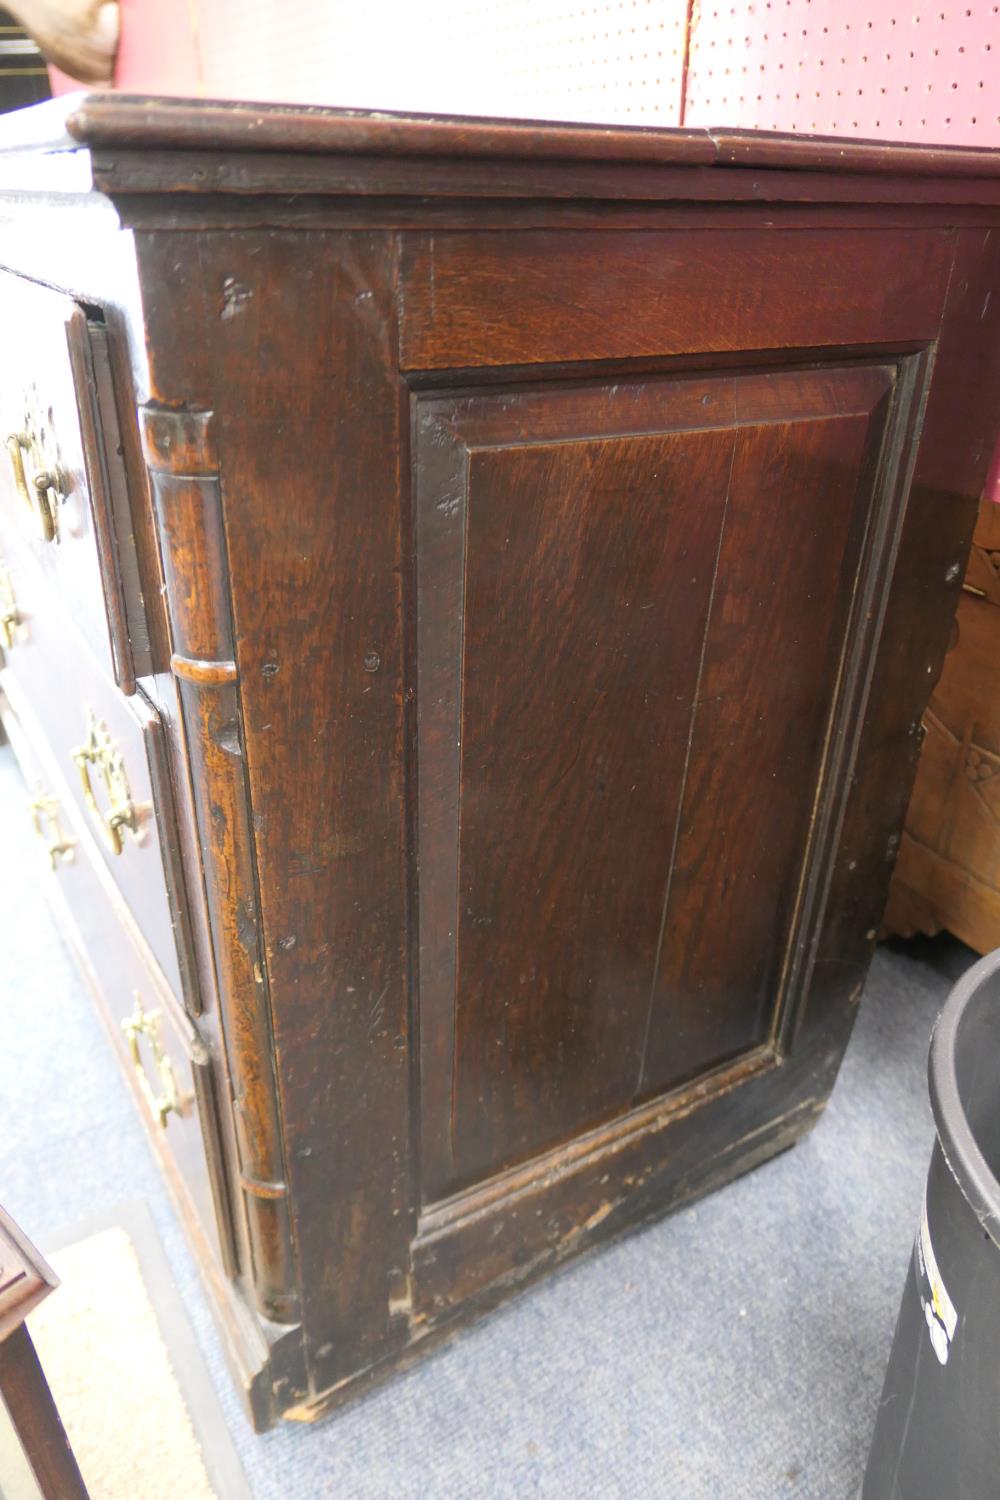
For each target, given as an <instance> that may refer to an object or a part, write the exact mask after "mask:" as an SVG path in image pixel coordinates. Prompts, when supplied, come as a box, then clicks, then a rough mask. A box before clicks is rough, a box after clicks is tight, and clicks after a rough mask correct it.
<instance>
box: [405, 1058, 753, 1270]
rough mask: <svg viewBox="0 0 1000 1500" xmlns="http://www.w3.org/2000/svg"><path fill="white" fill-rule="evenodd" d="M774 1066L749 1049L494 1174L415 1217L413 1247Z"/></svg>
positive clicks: (590, 1163) (589, 1164)
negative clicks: (547, 1149)
mask: <svg viewBox="0 0 1000 1500" xmlns="http://www.w3.org/2000/svg"><path fill="white" fill-rule="evenodd" d="M779 1061H780V1059H779V1058H778V1056H777V1054H776V1053H775V1051H774V1048H773V1047H772V1046H770V1045H765V1046H762V1047H754V1048H752V1049H751V1050H750V1051H749V1052H746V1053H744V1054H743V1055H742V1056H741V1057H739V1058H738V1059H737V1060H736V1061H735V1062H731V1063H728V1064H725V1065H723V1066H722V1067H720V1068H716V1069H714V1070H713V1071H712V1072H711V1073H705V1074H702V1075H700V1076H699V1077H698V1079H697V1080H696V1082H695V1083H694V1084H685V1085H683V1086H682V1087H680V1088H678V1089H674V1090H671V1091H670V1092H669V1093H667V1094H660V1095H658V1096H657V1097H656V1098H655V1099H653V1100H651V1101H650V1102H649V1103H647V1104H642V1105H639V1106H638V1108H636V1109H631V1110H629V1111H628V1112H627V1113H625V1114H623V1115H619V1116H618V1117H617V1118H615V1119H614V1120H611V1121H609V1122H608V1123H607V1124H604V1125H601V1126H598V1127H597V1128H596V1129H594V1130H589V1131H587V1132H586V1133H585V1134H581V1135H578V1136H575V1137H574V1138H573V1139H572V1140H571V1141H570V1142H569V1143H568V1144H565V1145H560V1146H556V1147H554V1148H553V1149H552V1150H550V1151H546V1152H545V1153H544V1154H542V1155H541V1156H535V1157H532V1159H531V1160H530V1161H529V1162H527V1163H523V1164H522V1165H520V1166H517V1167H513V1168H511V1169H510V1170H508V1171H506V1172H500V1173H497V1175H496V1176H494V1177H491V1178H489V1180H488V1181H487V1182H485V1183H483V1184H476V1186H474V1187H472V1188H469V1189H467V1190H466V1191H464V1192H460V1193H455V1194H453V1195H452V1196H451V1197H449V1198H445V1199H442V1200H441V1201H440V1202H438V1203H434V1204H432V1205H430V1206H429V1207H428V1208H426V1209H424V1210H423V1211H422V1212H421V1214H420V1217H419V1221H418V1226H417V1234H416V1239H415V1243H416V1244H419V1245H426V1244H428V1243H430V1242H432V1241H433V1240H435V1239H437V1238H439V1237H440V1236H441V1235H444V1234H450V1233H451V1232H452V1231H453V1230H455V1229H457V1228H459V1227H460V1226H461V1225H464V1224H466V1223H469V1222H470V1221H471V1220H473V1219H477V1218H479V1217H481V1216H482V1215H483V1214H487V1213H491V1212H494V1211H495V1210H496V1209H497V1208H498V1207H499V1206H507V1205H509V1204H511V1203H512V1202H514V1201H515V1200H516V1199H518V1198H521V1197H523V1196H525V1195H526V1194H530V1193H535V1192H538V1191H540V1190H541V1189H543V1188H545V1187H548V1186H550V1185H551V1184H552V1183H554V1182H556V1181H557V1180H558V1179H559V1178H563V1177H568V1176H571V1175H573V1174H574V1173H576V1172H582V1171H587V1170H590V1169H592V1168H593V1167H594V1166H595V1165H596V1164H597V1163H598V1162H599V1161H600V1160H601V1158H602V1157H604V1156H613V1155H615V1154H616V1153H617V1152H619V1151H622V1150H624V1149H626V1148H627V1147H628V1146H629V1145H630V1144H631V1143H632V1142H633V1141H634V1140H638V1139H639V1138H640V1137H643V1136H646V1135H649V1134H655V1133H656V1132H658V1131H660V1130H665V1129H667V1128H668V1127H669V1126H670V1125H672V1124H674V1123H675V1121H677V1120H679V1119H683V1118H684V1117H685V1115H689V1114H691V1113H692V1112H693V1111H694V1110H696V1109H698V1108H699V1106H700V1105H702V1104H705V1103H708V1102H709V1101H710V1100H715V1099H719V1098H722V1096H723V1095H724V1094H728V1093H730V1092H731V1091H732V1090H733V1089H734V1088H736V1087H738V1086H739V1085H740V1084H741V1083H743V1082H745V1081H746V1079H748V1078H752V1077H754V1076H755V1075H756V1074H758V1073H762V1072H766V1071H768V1070H769V1069H771V1068H773V1067H776V1066H778V1063H779Z"/></svg>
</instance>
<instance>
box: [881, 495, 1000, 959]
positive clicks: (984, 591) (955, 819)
mask: <svg viewBox="0 0 1000 1500" xmlns="http://www.w3.org/2000/svg"><path fill="white" fill-rule="evenodd" d="M924 730H925V738H924V744H923V749H922V751H921V757H920V768H919V770H918V772H917V779H916V782H915V784H914V788H913V796H912V798H911V799H910V806H909V810H908V811H907V815H906V828H905V830H904V832H903V838H902V842H901V844H900V848H899V859H898V861H897V863H896V869H895V871H894V873H893V878H892V885H891V887H890V890H889V901H888V905H887V906H886V911H885V920H884V926H885V928H886V930H887V931H888V932H894V933H899V934H900V935H901V936H903V937H912V936H913V935H914V934H915V933H918V932H922V933H926V934H927V935H928V936H933V934H934V933H937V932H940V931H941V930H942V928H944V929H946V930H947V931H949V932H953V933H955V935H956V936H957V937H960V938H961V939H962V941H963V942H966V943H968V944H969V946H970V947H972V948H975V949H976V951H977V952H978V953H988V952H990V951H991V950H992V949H993V948H996V947H1000V505H996V504H989V503H986V504H984V505H983V506H982V509H981V510H980V513H979V520H978V522H977V524H976V532H975V536H974V537H973V545H972V551H971V552H970V553H969V565H968V570H967V572H966V575H965V584H964V586H963V593H962V597H961V599H960V601H959V606H958V614H957V615H956V618H955V626H954V631H953V634H952V641H951V649H950V650H949V652H948V655H947V656H946V658H945V663H944V670H943V671H942V673H941V677H940V680H939V682H938V684H937V686H936V687H935V689H934V693H933V695H932V697H931V701H930V703H929V704H928V705H927V711H926V713H925V714H924Z"/></svg>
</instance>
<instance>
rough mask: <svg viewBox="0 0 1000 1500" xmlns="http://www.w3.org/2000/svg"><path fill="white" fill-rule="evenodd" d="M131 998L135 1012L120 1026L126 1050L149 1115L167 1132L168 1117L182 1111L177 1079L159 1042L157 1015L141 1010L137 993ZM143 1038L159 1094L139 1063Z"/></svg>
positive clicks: (140, 1001) (144, 1066)
mask: <svg viewBox="0 0 1000 1500" xmlns="http://www.w3.org/2000/svg"><path fill="white" fill-rule="evenodd" d="M134 996H135V1009H134V1010H133V1011H132V1014H131V1015H130V1016H128V1017H127V1018H126V1019H125V1020H124V1021H123V1022H122V1023H121V1028H122V1031H123V1032H124V1033H125V1037H126V1040H127V1041H128V1045H129V1051H130V1052H131V1054H132V1066H133V1068H134V1069H135V1076H136V1080H137V1082H138V1084H139V1089H140V1091H141V1093H142V1096H143V1098H144V1099H145V1101H146V1103H147V1104H148V1105H149V1109H150V1113H151V1114H152V1116H153V1119H154V1120H155V1121H156V1123H157V1125H159V1127H160V1129H161V1130H166V1128H167V1119H168V1117H169V1116H170V1115H171V1114H180V1112H181V1101H180V1094H179V1093H178V1090H177V1080H176V1078H175V1077H174V1070H173V1065H172V1064H171V1061H170V1058H169V1057H168V1056H167V1054H166V1053H165V1052H164V1050H163V1043H162V1042H161V1041H160V1012H159V1011H158V1010H150V1011H146V1010H143V1008H142V997H141V996H140V994H139V992H138V991H137V990H136V991H134ZM143 1037H145V1038H146V1040H147V1041H148V1043H149V1049H150V1051H151V1052H152V1054H153V1067H154V1068H155V1069H156V1075H157V1081H158V1083H159V1086H160V1090H161V1092H160V1093H156V1092H155V1090H154V1089H153V1085H152V1084H151V1083H150V1081H149V1074H148V1073H147V1072H146V1065H145V1063H144V1062H143V1060H142V1048H141V1045H140V1043H141V1039H142V1038H143Z"/></svg>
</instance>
